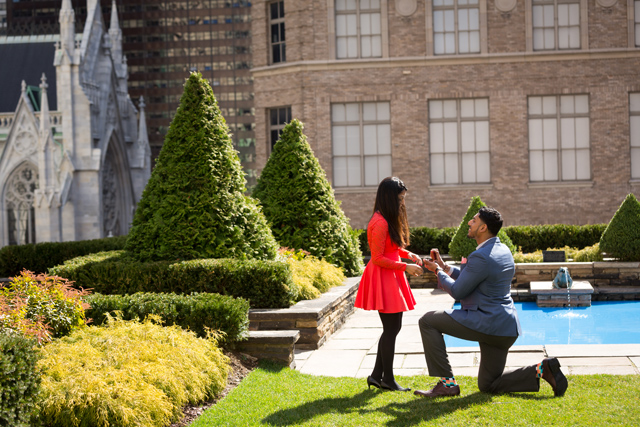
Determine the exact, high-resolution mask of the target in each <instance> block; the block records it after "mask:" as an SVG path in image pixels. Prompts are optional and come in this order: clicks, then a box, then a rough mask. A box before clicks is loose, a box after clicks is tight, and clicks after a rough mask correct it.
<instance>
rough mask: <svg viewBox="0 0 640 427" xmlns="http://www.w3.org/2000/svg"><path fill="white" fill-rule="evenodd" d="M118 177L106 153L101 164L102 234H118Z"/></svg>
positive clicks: (106, 235)
mask: <svg viewBox="0 0 640 427" xmlns="http://www.w3.org/2000/svg"><path fill="white" fill-rule="evenodd" d="M118 188H119V186H118V178H117V176H116V171H115V168H114V165H113V162H112V159H111V156H109V155H107V158H106V159H105V162H104V165H103V166H102V209H103V211H102V213H103V227H104V236H105V237H112V236H119V235H120V212H121V210H120V203H119V198H118Z"/></svg>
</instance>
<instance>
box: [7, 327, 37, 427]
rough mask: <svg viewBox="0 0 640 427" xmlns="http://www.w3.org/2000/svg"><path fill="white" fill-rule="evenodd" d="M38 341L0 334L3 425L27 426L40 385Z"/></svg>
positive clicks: (8, 333)
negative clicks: (37, 364)
mask: <svg viewBox="0 0 640 427" xmlns="http://www.w3.org/2000/svg"><path fill="white" fill-rule="evenodd" d="M35 346H36V340H35V339H32V338H27V337H24V336H22V335H20V334H17V333H12V332H7V331H2V332H1V333H0V425H3V426H12V427H28V426H29V425H30V423H29V420H30V418H31V414H32V413H33V411H34V409H35V402H36V396H37V393H38V387H39V385H40V372H39V370H38V369H37V368H36V362H37V361H38V359H39V355H38V353H37V350H36V349H35Z"/></svg>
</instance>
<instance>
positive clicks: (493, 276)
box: [415, 207, 568, 397]
mask: <svg viewBox="0 0 640 427" xmlns="http://www.w3.org/2000/svg"><path fill="white" fill-rule="evenodd" d="M500 228H502V216H501V215H500V212H498V211H496V210H495V209H492V208H488V207H483V208H481V209H480V211H479V212H478V213H477V214H476V215H475V216H474V217H473V218H472V219H471V221H469V234H468V235H467V237H469V238H471V239H475V241H476V242H477V244H478V247H477V248H476V250H475V251H474V252H472V253H471V254H470V255H469V257H468V259H467V260H466V263H465V260H464V259H463V263H462V264H461V267H460V268H457V267H452V266H449V265H446V264H445V263H444V262H443V261H442V258H441V257H440V253H439V252H438V250H437V249H434V250H432V251H431V258H432V259H431V260H429V259H425V260H424V266H425V267H426V268H427V269H429V270H430V271H432V272H434V273H435V274H436V276H437V277H438V288H440V289H442V290H444V291H446V292H447V293H448V294H449V295H451V296H452V297H453V298H455V299H456V300H459V301H460V305H461V306H462V307H461V308H460V309H456V310H453V309H450V310H445V311H430V312H427V313H426V314H425V315H424V316H422V318H421V319H420V322H419V325H420V334H421V335H422V343H423V345H424V355H425V358H426V359H427V368H428V369H429V375H430V376H432V377H440V381H438V383H437V384H436V386H435V387H433V388H432V389H431V390H428V391H421V390H417V391H416V392H415V394H416V395H419V396H424V397H438V396H457V395H459V394H460V387H459V386H458V384H457V383H456V380H455V378H454V376H453V371H452V370H451V365H450V364H449V359H448V356H447V349H446V346H445V343H444V337H443V334H447V335H451V336H454V337H457V338H461V339H464V340H469V341H477V342H478V344H479V345H480V368H479V371H478V387H479V388H480V391H483V392H488V393H506V392H518V391H539V390H540V378H543V379H544V380H546V381H547V382H548V383H549V384H550V385H551V387H552V388H553V392H554V394H555V396H562V395H563V394H564V393H565V391H566V390H567V386H568V383H567V379H566V377H565V376H564V374H563V373H562V371H560V362H559V361H558V359H556V358H551V359H544V360H542V361H541V362H540V363H538V364H537V365H532V366H527V367H524V368H519V369H515V370H512V371H508V372H505V371H504V368H505V364H506V362H507V355H508V353H509V348H511V346H512V345H513V343H514V342H515V341H516V339H517V338H518V335H520V333H521V331H520V322H519V321H518V313H517V312H516V308H515V306H514V305H513V300H512V299H511V280H512V279H513V275H514V272H515V264H514V262H513V256H512V255H511V252H510V251H509V248H508V247H507V246H506V245H504V244H502V243H500V239H499V238H498V237H497V235H498V232H499V231H500Z"/></svg>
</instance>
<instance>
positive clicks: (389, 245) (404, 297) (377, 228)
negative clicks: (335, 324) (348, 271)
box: [355, 212, 416, 313]
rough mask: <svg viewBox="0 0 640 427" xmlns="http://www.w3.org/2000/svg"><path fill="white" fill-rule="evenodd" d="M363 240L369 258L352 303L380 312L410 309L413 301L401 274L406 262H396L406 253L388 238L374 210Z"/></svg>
mask: <svg viewBox="0 0 640 427" xmlns="http://www.w3.org/2000/svg"><path fill="white" fill-rule="evenodd" d="M367 240H368V241H369V247H370V248H371V260H370V261H369V263H368V264H367V267H366V268H365V269H364V273H362V279H360V286H359V287H358V294H357V295H356V302H355V306H356V307H358V308H363V309H365V310H378V311H379V312H381V313H399V312H401V311H409V310H413V308H414V307H415V305H416V300H415V299H414V298H413V293H412V292H411V288H410V287H409V282H407V277H406V276H405V274H404V271H405V270H406V268H407V264H406V263H404V262H401V261H400V257H401V256H402V257H405V258H409V253H408V252H407V251H406V250H404V249H401V248H400V247H399V246H398V245H396V244H395V243H394V242H393V241H392V240H391V237H389V226H388V224H387V221H386V220H385V219H384V217H383V216H382V215H381V214H380V213H378V212H376V213H375V214H373V217H372V218H371V221H369V225H368V227H367Z"/></svg>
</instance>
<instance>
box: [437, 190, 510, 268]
mask: <svg viewBox="0 0 640 427" xmlns="http://www.w3.org/2000/svg"><path fill="white" fill-rule="evenodd" d="M483 206H487V205H486V204H485V203H484V202H483V201H482V200H480V197H479V196H475V197H472V198H471V204H470V205H469V209H467V213H466V214H465V216H464V218H463V219H462V222H461V223H460V225H459V226H458V228H457V229H456V233H455V234H454V236H453V239H451V244H450V245H449V255H451V257H452V258H453V259H455V260H458V261H459V260H461V259H462V257H468V256H469V254H470V253H471V252H473V251H475V250H476V246H478V244H477V243H476V241H475V240H474V239H470V238H468V237H467V234H468V233H469V221H471V218H473V217H474V216H475V214H477V213H478V211H479V210H480V208H481V207H483ZM498 238H499V239H500V242H502V243H504V244H505V245H507V247H508V248H509V250H510V251H511V253H515V251H516V247H515V245H514V244H513V242H512V241H511V239H510V238H509V236H507V233H505V231H504V229H501V230H500V231H499V232H498Z"/></svg>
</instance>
